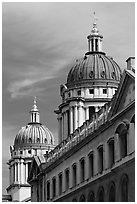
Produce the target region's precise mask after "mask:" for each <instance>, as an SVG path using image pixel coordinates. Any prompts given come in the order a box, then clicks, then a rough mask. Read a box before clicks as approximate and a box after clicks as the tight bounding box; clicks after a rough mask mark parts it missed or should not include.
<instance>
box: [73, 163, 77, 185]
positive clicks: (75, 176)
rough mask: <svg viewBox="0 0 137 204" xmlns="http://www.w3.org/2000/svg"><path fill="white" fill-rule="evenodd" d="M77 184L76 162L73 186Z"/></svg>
mask: <svg viewBox="0 0 137 204" xmlns="http://www.w3.org/2000/svg"><path fill="white" fill-rule="evenodd" d="M76 184H77V167H76V164H74V165H73V186H76Z"/></svg>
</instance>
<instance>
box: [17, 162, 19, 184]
mask: <svg viewBox="0 0 137 204" xmlns="http://www.w3.org/2000/svg"><path fill="white" fill-rule="evenodd" d="M17 166H18V182H19V183H20V162H18V163H17Z"/></svg>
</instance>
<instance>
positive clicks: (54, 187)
mask: <svg viewBox="0 0 137 204" xmlns="http://www.w3.org/2000/svg"><path fill="white" fill-rule="evenodd" d="M52 184H53V198H54V197H55V196H56V178H53V180H52Z"/></svg>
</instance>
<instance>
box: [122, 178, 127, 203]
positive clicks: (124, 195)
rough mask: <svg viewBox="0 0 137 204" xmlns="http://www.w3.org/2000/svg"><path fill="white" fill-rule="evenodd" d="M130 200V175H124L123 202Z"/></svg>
mask: <svg viewBox="0 0 137 204" xmlns="http://www.w3.org/2000/svg"><path fill="white" fill-rule="evenodd" d="M127 201H128V176H127V175H124V176H123V178H122V182H121V202H127Z"/></svg>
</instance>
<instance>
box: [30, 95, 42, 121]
mask: <svg viewBox="0 0 137 204" xmlns="http://www.w3.org/2000/svg"><path fill="white" fill-rule="evenodd" d="M30 121H31V123H40V114H39V109H38V107H37V100H36V96H34V100H33V106H32V109H31V111H30Z"/></svg>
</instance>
